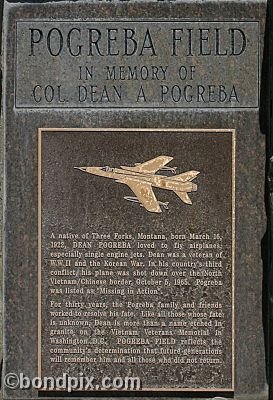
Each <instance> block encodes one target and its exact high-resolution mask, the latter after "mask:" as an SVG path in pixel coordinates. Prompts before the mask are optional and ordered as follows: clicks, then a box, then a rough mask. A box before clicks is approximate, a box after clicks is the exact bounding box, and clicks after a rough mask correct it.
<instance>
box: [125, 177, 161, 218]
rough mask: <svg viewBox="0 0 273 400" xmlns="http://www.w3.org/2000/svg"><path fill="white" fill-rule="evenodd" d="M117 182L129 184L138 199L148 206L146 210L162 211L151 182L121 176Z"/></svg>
mask: <svg viewBox="0 0 273 400" xmlns="http://www.w3.org/2000/svg"><path fill="white" fill-rule="evenodd" d="M117 182H119V183H124V184H125V185H127V186H129V188H130V189H131V190H132V191H133V192H134V193H135V195H136V197H137V198H138V201H139V202H140V203H141V204H142V205H143V207H145V208H146V210H148V211H150V212H155V213H161V212H162V210H161V208H160V205H159V203H158V201H157V199H156V197H155V194H154V192H153V189H152V185H151V184H150V183H147V182H141V181H139V180H138V179H132V178H121V179H119V180H117Z"/></svg>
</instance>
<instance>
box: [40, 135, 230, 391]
mask: <svg viewBox="0 0 273 400" xmlns="http://www.w3.org/2000/svg"><path fill="white" fill-rule="evenodd" d="M99 131H101V132H107V131H111V132H121V131H122V132H166V133H168V132H180V133H183V132H196V133H197V132H203V133H227V132H229V133H231V138H232V174H231V178H232V201H231V203H232V210H231V215H232V219H231V224H232V235H231V236H232V257H231V259H232V278H231V280H232V301H231V309H232V338H231V358H232V362H231V387H229V388H219V387H218V388H215V387H211V388H191V387H183V388H181V387H177V388H142V389H141V390H140V391H139V392H140V393H141V392H156V391H157V392H166V393H167V392H188V393H190V392H211V393H214V392H215V393H216V392H223V393H224V392H234V391H235V256H236V240H235V239H236V129H231V128H227V129H223V128H221V129H215V128H214V129H209V128H205V129H204V128H200V129H198V128H194V129H192V128H38V349H37V350H38V352H37V360H38V362H37V370H38V375H37V376H38V377H39V378H42V133H43V132H55V133H61V132H62V133H63V132H99ZM54 391H56V390H50V392H54ZM98 392H102V390H98V391H97V390H93V391H92V393H98ZM104 392H105V393H110V392H113V393H115V392H116V391H113V390H104ZM126 392H129V393H131V392H132V391H130V390H129V391H128V390H122V393H126ZM74 393H75V392H74ZM84 393H86V392H84Z"/></svg>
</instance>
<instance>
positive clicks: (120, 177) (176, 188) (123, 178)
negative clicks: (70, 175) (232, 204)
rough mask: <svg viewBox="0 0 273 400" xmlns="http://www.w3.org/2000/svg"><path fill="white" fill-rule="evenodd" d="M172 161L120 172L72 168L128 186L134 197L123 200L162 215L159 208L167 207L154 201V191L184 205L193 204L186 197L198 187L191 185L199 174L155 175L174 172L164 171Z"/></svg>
mask: <svg viewBox="0 0 273 400" xmlns="http://www.w3.org/2000/svg"><path fill="white" fill-rule="evenodd" d="M172 160H173V157H167V156H160V157H156V158H154V159H152V160H149V161H146V162H144V163H141V164H139V163H138V164H135V165H134V166H124V165H122V166H121V167H120V168H111V167H74V168H76V169H79V170H80V171H83V172H87V173H88V174H93V175H97V176H102V177H105V178H111V179H115V181H116V182H118V183H122V184H124V185H127V186H129V188H130V189H131V190H132V191H133V192H134V194H135V195H136V197H134V198H133V197H128V196H127V197H126V198H125V199H126V200H129V201H133V202H138V203H140V205H141V206H143V207H144V208H146V210H147V211H150V212H153V213H161V212H162V210H161V207H160V206H161V205H162V206H163V207H164V208H167V205H168V203H163V202H160V201H158V200H157V198H156V196H155V194H154V192H153V187H156V188H160V189H165V190H170V191H173V192H174V193H175V194H176V195H177V196H178V197H179V198H180V199H181V200H182V201H183V202H184V203H186V204H192V201H191V199H190V197H189V195H188V193H191V192H196V191H197V185H196V184H195V183H193V182H192V181H193V180H194V179H195V178H196V177H197V175H198V174H199V172H198V171H188V172H185V173H183V174H179V175H175V176H166V175H156V173H157V172H158V171H162V170H163V171H164V170H165V171H167V170H169V171H176V169H175V168H171V167H166V164H168V163H169V162H171V161H172Z"/></svg>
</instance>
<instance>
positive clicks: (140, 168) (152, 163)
mask: <svg viewBox="0 0 273 400" xmlns="http://www.w3.org/2000/svg"><path fill="white" fill-rule="evenodd" d="M172 160H173V157H167V156H159V157H156V158H153V159H152V160H149V161H146V162H144V163H141V164H138V165H136V166H135V167H126V166H124V165H122V166H121V168H122V169H125V170H127V171H133V172H139V173H144V174H155V173H156V172H157V171H159V170H160V169H161V168H162V167H164V166H165V165H166V164H168V163H169V162H171V161H172Z"/></svg>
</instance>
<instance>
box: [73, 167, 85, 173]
mask: <svg viewBox="0 0 273 400" xmlns="http://www.w3.org/2000/svg"><path fill="white" fill-rule="evenodd" d="M74 169H79V170H80V171H83V172H86V170H87V168H86V167H74Z"/></svg>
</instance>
